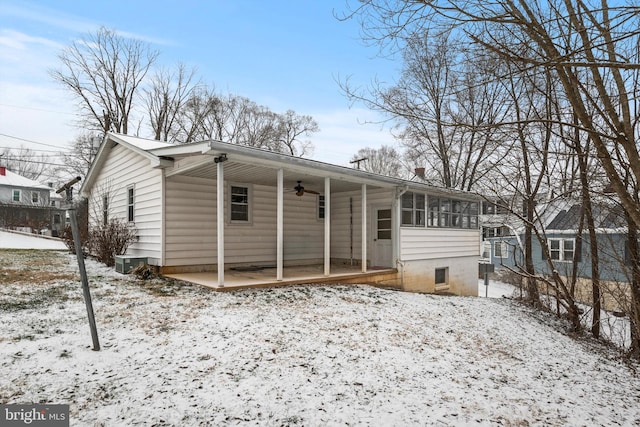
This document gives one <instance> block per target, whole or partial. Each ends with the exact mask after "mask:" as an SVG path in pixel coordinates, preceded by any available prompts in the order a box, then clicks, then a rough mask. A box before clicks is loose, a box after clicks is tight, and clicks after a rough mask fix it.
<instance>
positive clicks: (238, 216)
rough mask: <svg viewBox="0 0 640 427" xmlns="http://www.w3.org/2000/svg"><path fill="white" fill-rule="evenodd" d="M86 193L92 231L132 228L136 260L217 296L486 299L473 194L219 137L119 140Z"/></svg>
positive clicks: (113, 137)
mask: <svg viewBox="0 0 640 427" xmlns="http://www.w3.org/2000/svg"><path fill="white" fill-rule="evenodd" d="M81 194H82V196H83V197H86V198H87V199H88V202H89V221H90V225H91V224H96V223H98V222H99V221H106V220H107V219H108V218H114V217H118V218H121V219H123V220H125V221H128V222H129V223H130V224H131V226H132V227H135V229H136V231H137V241H136V242H135V243H134V244H133V245H132V246H131V247H130V248H129V250H128V252H127V255H130V256H135V257H144V258H146V260H147V262H148V263H149V264H151V265H156V266H158V267H159V269H160V271H161V273H162V274H165V275H168V276H171V277H178V278H181V279H184V280H189V281H192V282H196V283H201V284H205V285H207V286H211V287H212V288H214V289H217V290H223V289H224V290H228V289H234V288H237V287H241V286H247V285H255V286H273V285H278V284H289V283H312V282H322V283H375V284H379V285H384V286H389V287H394V288H397V289H403V290H408V291H417V292H448V293H454V294H458V295H476V294H477V282H478V280H477V277H478V259H479V255H480V254H479V248H480V230H479V224H478V207H479V199H478V197H477V196H475V195H473V194H470V193H466V192H460V191H452V190H449V189H444V188H437V187H433V186H429V185H426V184H425V183H423V182H414V181H407V180H402V179H397V178H391V177H386V176H381V175H377V174H372V173H368V172H364V171H359V170H355V169H351V168H347V167H343V166H337V165H332V164H328V163H323V162H318V161H314V160H309V159H302V158H298V157H293V156H289V155H284V154H279V153H274V152H269V151H265V150H261V149H256V148H251V147H245V146H239V145H234V144H228V143H224V142H219V141H203V142H198V143H191V144H183V145H173V144H167V143H163V142H159V141H152V140H146V139H141V138H136V137H131V136H126V135H120V134H113V133H110V134H108V135H107V136H106V138H105V141H104V142H103V144H102V145H101V147H100V150H99V152H98V154H97V156H96V159H95V161H94V163H93V165H92V167H91V169H90V171H89V173H88V175H87V178H86V180H85V182H84V183H83V185H82V188H81ZM301 271H304V275H303V276H304V277H301V276H300V275H301ZM258 276H260V278H259V279H258Z"/></svg>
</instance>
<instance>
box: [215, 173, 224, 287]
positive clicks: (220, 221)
mask: <svg viewBox="0 0 640 427" xmlns="http://www.w3.org/2000/svg"><path fill="white" fill-rule="evenodd" d="M223 164H224V163H223V162H219V163H218V176H217V180H218V181H217V202H216V209H217V210H216V212H217V216H218V218H217V225H218V286H220V287H223V286H224V166H223Z"/></svg>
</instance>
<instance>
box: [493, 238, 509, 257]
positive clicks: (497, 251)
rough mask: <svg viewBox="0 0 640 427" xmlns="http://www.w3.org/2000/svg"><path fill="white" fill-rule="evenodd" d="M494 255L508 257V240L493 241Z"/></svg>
mask: <svg viewBox="0 0 640 427" xmlns="http://www.w3.org/2000/svg"><path fill="white" fill-rule="evenodd" d="M493 256H494V257H496V258H508V257H509V245H508V244H507V242H500V241H496V242H493Z"/></svg>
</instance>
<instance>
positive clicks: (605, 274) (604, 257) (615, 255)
mask: <svg viewBox="0 0 640 427" xmlns="http://www.w3.org/2000/svg"><path fill="white" fill-rule="evenodd" d="M547 238H561V239H571V238H575V235H574V234H568V233H553V232H550V231H549V232H547ZM523 239H524V236H520V240H523ZM489 240H490V241H491V242H492V252H491V256H492V258H491V261H492V263H493V264H494V265H495V266H496V270H498V269H500V268H504V267H505V266H508V267H510V268H516V269H517V266H522V265H523V263H524V262H523V257H522V253H521V250H520V248H519V245H518V242H517V239H516V238H515V237H509V238H502V239H501V238H493V239H489ZM501 240H502V241H505V242H507V248H508V250H509V253H508V256H507V257H504V258H496V257H495V254H494V251H493V245H494V244H495V242H497V241H501ZM589 242H590V240H589V236H588V234H587V233H585V234H583V240H582V248H581V249H580V261H579V262H578V270H577V272H578V277H582V278H591V249H590V243H589ZM625 246H626V235H624V234H619V233H614V234H603V233H602V234H598V261H599V264H598V266H599V268H600V278H601V280H605V281H620V282H626V281H627V275H626V272H625V268H623V267H622V265H621V261H623V260H624V259H625ZM532 252H533V263H534V266H535V269H536V271H540V272H546V273H549V272H550V271H549V266H548V264H547V261H546V260H544V259H543V257H542V247H541V246H540V242H539V241H538V239H536V238H535V237H534V239H533V242H532ZM554 267H555V269H556V270H558V272H559V273H560V275H562V276H571V275H572V272H573V262H570V261H554Z"/></svg>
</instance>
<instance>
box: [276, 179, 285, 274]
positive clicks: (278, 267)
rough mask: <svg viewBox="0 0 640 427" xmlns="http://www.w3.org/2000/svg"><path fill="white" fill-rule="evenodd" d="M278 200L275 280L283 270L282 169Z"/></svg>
mask: <svg viewBox="0 0 640 427" xmlns="http://www.w3.org/2000/svg"><path fill="white" fill-rule="evenodd" d="M276 198H277V201H278V206H277V214H276V215H277V226H276V227H277V231H276V236H277V237H276V239H277V241H278V243H277V246H276V258H277V261H276V280H278V281H281V280H282V271H283V247H284V171H283V170H282V169H278V194H277V196H276Z"/></svg>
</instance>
